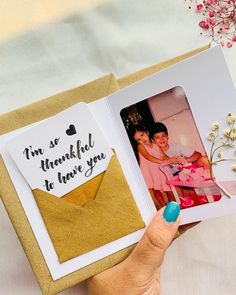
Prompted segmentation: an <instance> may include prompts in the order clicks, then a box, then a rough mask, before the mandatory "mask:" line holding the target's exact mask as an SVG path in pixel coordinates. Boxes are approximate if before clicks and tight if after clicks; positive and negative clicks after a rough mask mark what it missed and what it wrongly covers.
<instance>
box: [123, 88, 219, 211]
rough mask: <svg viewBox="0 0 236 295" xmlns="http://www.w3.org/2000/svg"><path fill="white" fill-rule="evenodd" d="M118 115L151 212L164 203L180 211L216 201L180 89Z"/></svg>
mask: <svg viewBox="0 0 236 295" xmlns="http://www.w3.org/2000/svg"><path fill="white" fill-rule="evenodd" d="M120 115H121V118H122V121H123V123H124V127H125V129H126V131H127V135H128V137H129V140H130V143H131V145H132V148H133V151H134V153H135V156H136V158H137V161H138V163H139V167H140V170H141V173H142V175H143V178H144V180H145V183H146V185H147V188H148V190H149V193H150V196H151V198H152V200H153V202H154V204H155V206H156V208H157V210H158V209H160V208H161V207H164V206H166V204H167V203H168V202H170V201H176V202H178V203H179V204H180V207H181V209H185V208H190V207H194V206H199V205H204V204H208V203H211V202H216V201H219V200H220V199H221V193H220V190H219V189H218V187H217V185H216V184H215V182H214V176H213V175H212V169H211V167H210V163H209V160H208V157H207V154H206V151H205V149H204V146H203V143H202V140H201V137H200V135H199V132H198V129H197V126H196V124H195V121H194V117H193V115H192V112H191V108H190V106H189V103H188V99H187V97H186V94H185V91H184V89H183V88H182V87H180V86H176V87H174V88H171V89H168V90H166V91H164V92H162V93H159V94H157V95H155V96H152V97H149V98H147V99H145V100H143V101H140V102H138V103H136V104H133V105H130V106H127V107H126V108H124V109H122V110H121V112H120Z"/></svg>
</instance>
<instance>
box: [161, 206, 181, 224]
mask: <svg viewBox="0 0 236 295" xmlns="http://www.w3.org/2000/svg"><path fill="white" fill-rule="evenodd" d="M179 213H180V207H179V204H178V203H176V202H169V203H168V204H167V205H166V208H165V210H164V213H163V217H164V219H165V221H167V222H174V221H176V220H177V218H178V216H179Z"/></svg>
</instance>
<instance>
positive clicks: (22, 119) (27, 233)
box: [0, 45, 209, 295]
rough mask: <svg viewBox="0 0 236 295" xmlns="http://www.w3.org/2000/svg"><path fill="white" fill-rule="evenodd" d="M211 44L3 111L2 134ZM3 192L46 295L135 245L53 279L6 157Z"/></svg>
mask: <svg viewBox="0 0 236 295" xmlns="http://www.w3.org/2000/svg"><path fill="white" fill-rule="evenodd" d="M208 47H209V46H208V45H207V46H204V47H202V48H199V49H196V50H194V51H191V52H188V53H185V54H183V55H181V56H179V57H176V58H173V59H171V60H168V61H165V62H162V63H161V64H158V65H154V66H152V67H149V68H147V69H144V70H141V71H139V72H136V73H133V74H131V75H129V76H126V77H124V78H121V79H119V80H118V81H116V80H115V78H114V76H113V75H108V76H106V77H103V78H100V79H98V80H96V81H94V82H91V83H88V84H86V85H83V86H81V87H78V88H75V89H72V90H69V91H66V92H64V93H61V94H58V95H54V96H52V97H50V98H47V99H45V100H42V101H40V102H37V103H34V104H32V105H29V106H27V107H25V108H22V109H19V110H17V111H13V112H10V113H8V114H5V115H2V116H1V117H0V125H1V131H0V132H1V134H4V133H7V132H10V131H12V130H15V129H17V128H20V127H23V126H26V125H29V124H31V123H34V122H37V121H39V120H42V119H45V118H48V117H49V116H52V115H55V114H56V113H58V112H60V111H62V110H64V109H65V108H67V107H70V106H72V105H73V104H75V103H77V102H79V101H80V100H83V99H84V98H85V97H86V100H85V101H86V102H91V101H94V100H96V99H98V98H101V97H104V96H107V95H108V94H110V93H112V92H115V91H117V90H119V89H120V88H123V87H126V86H128V85H130V84H132V83H134V82H136V81H138V80H140V79H142V78H144V77H146V76H148V75H151V74H153V73H155V72H158V71H160V70H162V69H164V68H166V67H168V66H170V65H172V64H175V63H177V62H179V61H181V60H184V59H185V58H188V57H190V56H192V55H194V54H197V53H199V52H201V51H203V50H206V49H207V48H208ZM32 114H33V115H32ZM0 193H1V197H2V200H3V202H4V205H5V208H6V210H7V213H8V215H9V217H10V219H11V222H12V224H13V226H14V228H15V231H16V233H17V235H18V237H19V239H20V241H21V244H22V246H23V248H24V251H25V253H26V255H27V257H28V259H29V262H30V264H31V267H32V269H33V271H34V273H35V275H36V277H37V280H38V282H39V285H40V287H41V290H42V293H43V294H45V295H46V294H47V295H51V294H56V293H58V292H61V291H63V290H65V289H66V288H69V287H71V286H73V285H75V284H77V283H79V282H81V281H83V280H85V279H87V278H89V277H91V276H93V275H95V274H97V273H99V272H102V271H104V270H105V269H107V268H109V267H112V266H113V265H115V264H117V263H119V262H120V261H122V260H123V259H125V257H127V256H128V255H129V254H130V252H131V251H132V250H133V248H134V246H130V247H128V248H126V249H123V250H121V251H119V252H117V253H114V254H112V255H111V256H108V257H105V258H103V259H102V260H100V261H98V262H96V263H93V264H91V265H88V266H87V267H84V268H83V269H81V270H78V271H75V272H73V273H71V274H70V275H68V276H66V277H63V278H61V279H59V280H57V281H53V280H52V278H51V276H50V273H49V271H48V268H47V265H46V263H45V261H44V258H43V256H42V253H41V251H40V249H39V246H38V244H37V242H36V240H35V237H34V235H33V232H32V230H31V228H30V225H29V223H28V220H27V218H26V215H25V213H24V211H23V208H22V206H21V204H20V201H19V199H18V197H17V194H16V192H15V190H14V187H13V185H12V183H11V180H10V178H9V175H8V173H7V170H6V168H5V166H4V163H3V161H2V160H0Z"/></svg>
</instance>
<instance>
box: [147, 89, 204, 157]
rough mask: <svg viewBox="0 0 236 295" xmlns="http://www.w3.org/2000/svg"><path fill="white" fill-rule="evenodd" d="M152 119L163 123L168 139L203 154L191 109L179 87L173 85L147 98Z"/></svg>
mask: <svg viewBox="0 0 236 295" xmlns="http://www.w3.org/2000/svg"><path fill="white" fill-rule="evenodd" d="M148 104H149V107H150V110H151V112H152V115H153V118H154V121H155V122H157V121H161V122H162V123H164V124H165V125H166V126H167V128H168V132H169V140H170V141H172V142H176V143H181V144H183V145H186V146H189V147H192V148H194V149H195V150H197V151H199V152H201V153H202V154H205V151H204V148H203V145H202V143H201V139H200V136H199V134H198V131H197V128H196V126H195V123H194V119H193V117H192V113H191V110H190V108H189V105H188V101H187V98H186V97H185V93H184V90H183V89H182V88H181V87H175V88H173V89H171V90H168V91H165V92H163V93H161V94H159V95H156V96H153V97H151V98H149V99H148Z"/></svg>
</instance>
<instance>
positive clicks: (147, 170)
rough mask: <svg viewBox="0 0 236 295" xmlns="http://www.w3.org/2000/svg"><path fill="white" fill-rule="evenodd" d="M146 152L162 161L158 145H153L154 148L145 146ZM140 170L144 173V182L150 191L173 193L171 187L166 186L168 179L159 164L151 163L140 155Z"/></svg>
mask: <svg viewBox="0 0 236 295" xmlns="http://www.w3.org/2000/svg"><path fill="white" fill-rule="evenodd" d="M144 147H145V149H146V151H147V152H148V153H149V154H150V155H151V156H153V157H155V158H158V159H160V158H161V154H160V151H159V148H158V146H157V145H156V144H152V147H150V146H147V145H145V146H144ZM139 163H140V169H141V171H142V174H143V177H144V180H145V182H146V185H147V187H148V188H149V189H154V190H159V191H161V192H163V191H171V189H170V187H169V186H168V185H167V184H166V177H165V175H164V173H163V172H161V171H160V169H159V166H160V165H159V164H157V163H154V162H151V161H149V160H147V159H146V158H144V157H143V156H142V155H141V154H140V153H139Z"/></svg>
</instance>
